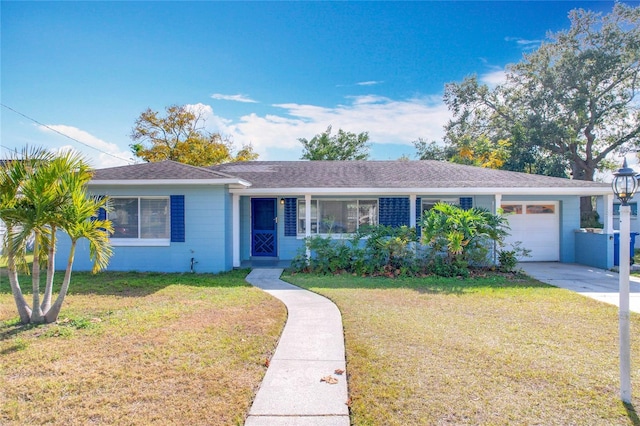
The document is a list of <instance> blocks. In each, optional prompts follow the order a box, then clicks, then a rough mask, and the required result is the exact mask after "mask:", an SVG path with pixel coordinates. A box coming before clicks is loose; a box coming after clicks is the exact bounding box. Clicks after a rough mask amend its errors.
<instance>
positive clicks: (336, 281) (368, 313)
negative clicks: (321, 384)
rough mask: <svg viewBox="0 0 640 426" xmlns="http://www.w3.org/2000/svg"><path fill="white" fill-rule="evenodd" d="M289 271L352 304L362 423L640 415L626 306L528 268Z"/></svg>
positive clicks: (638, 320)
mask: <svg viewBox="0 0 640 426" xmlns="http://www.w3.org/2000/svg"><path fill="white" fill-rule="evenodd" d="M286 280H287V281H289V282H291V283H293V284H296V285H300V286H302V287H305V288H309V289H311V290H313V291H316V292H318V293H320V294H323V295H326V296H327V297H329V298H330V299H332V300H333V301H334V302H335V303H336V304H337V305H338V307H339V308H340V310H341V312H342V315H343V321H344V327H345V339H346V349H347V372H348V374H349V393H350V397H351V400H352V405H351V415H352V417H351V419H352V424H355V425H380V424H385V425H408V424H412V425H419V424H422V425H440V424H456V425H459V424H473V425H478V424H483V425H507V424H541V425H542V424H544V425H570V424H575V425H578V424H580V425H583V424H589V425H601V424H607V425H613V424H620V425H623V424H638V423H640V422H639V421H638V417H637V416H636V415H635V412H633V410H632V408H628V407H627V408H625V406H623V404H622V403H621V402H620V401H619V393H618V392H619V387H618V386H619V384H618V374H619V373H618V362H617V360H618V343H617V342H618V334H617V333H618V331H617V327H618V311H617V308H616V307H615V306H610V305H606V304H603V303H599V302H597V301H594V300H590V299H587V298H584V297H582V296H579V295H577V294H574V293H571V292H569V291H566V290H562V289H558V288H555V287H550V286H547V285H544V284H541V283H539V282H537V281H533V280H529V279H525V278H522V277H501V276H496V277H490V276H489V277H485V278H474V279H468V280H460V279H444V278H423V279H396V280H389V279H381V278H360V277H352V276H325V277H317V276H309V275H302V274H300V275H294V276H287V277H286ZM631 320H632V327H631V330H632V336H631V339H632V342H633V343H632V344H633V347H632V362H633V366H634V367H635V368H633V377H632V386H633V389H634V391H635V392H634V393H635V395H638V392H640V391H638V390H639V389H640V374H638V368H637V366H638V365H640V364H639V363H640V339H639V338H640V333H639V330H640V327H639V326H640V317H639V316H638V315H636V314H632V317H631ZM635 395H634V396H635ZM634 401H635V402H636V404H637V403H638V398H637V396H635V397H634Z"/></svg>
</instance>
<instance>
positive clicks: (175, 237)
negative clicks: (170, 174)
mask: <svg viewBox="0 0 640 426" xmlns="http://www.w3.org/2000/svg"><path fill="white" fill-rule="evenodd" d="M170 199H171V242H172V243H184V240H185V238H184V231H185V227H184V195H171V196H170Z"/></svg>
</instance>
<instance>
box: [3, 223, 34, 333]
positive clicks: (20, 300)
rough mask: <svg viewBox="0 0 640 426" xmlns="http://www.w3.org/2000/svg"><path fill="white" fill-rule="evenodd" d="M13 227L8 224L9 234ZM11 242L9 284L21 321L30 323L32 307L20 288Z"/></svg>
mask: <svg viewBox="0 0 640 426" xmlns="http://www.w3.org/2000/svg"><path fill="white" fill-rule="evenodd" d="M11 231H12V227H11V226H7V234H8V235H11ZM10 245H11V243H9V244H8V247H7V251H8V253H7V269H8V272H9V284H10V285H11V293H13V300H14V301H15V302H16V308H18V315H20V322H21V323H22V324H29V319H30V318H31V308H29V305H28V304H27V301H26V300H25V299H24V295H23V294H22V289H21V288H20V282H19V281H18V269H17V268H16V258H15V252H14V249H13V247H10Z"/></svg>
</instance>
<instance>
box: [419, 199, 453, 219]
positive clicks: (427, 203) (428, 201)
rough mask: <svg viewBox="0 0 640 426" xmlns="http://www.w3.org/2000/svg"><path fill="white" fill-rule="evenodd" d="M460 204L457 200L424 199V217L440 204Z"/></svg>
mask: <svg viewBox="0 0 640 426" xmlns="http://www.w3.org/2000/svg"><path fill="white" fill-rule="evenodd" d="M458 202H459V200H458V199H456V198H442V199H440V198H423V199H422V211H421V213H422V216H424V212H428V211H429V210H431V209H432V208H433V206H435V205H436V204H438V203H447V204H453V205H457V204H458Z"/></svg>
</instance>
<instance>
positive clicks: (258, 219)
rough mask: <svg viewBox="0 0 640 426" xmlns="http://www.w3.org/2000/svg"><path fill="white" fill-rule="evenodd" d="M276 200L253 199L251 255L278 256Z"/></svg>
mask: <svg viewBox="0 0 640 426" xmlns="http://www.w3.org/2000/svg"><path fill="white" fill-rule="evenodd" d="M276 207H277V205H276V199H275V198H252V199H251V255H252V256H270V257H275V256H277V245H276V237H277V235H278V211H277V209H276Z"/></svg>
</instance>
